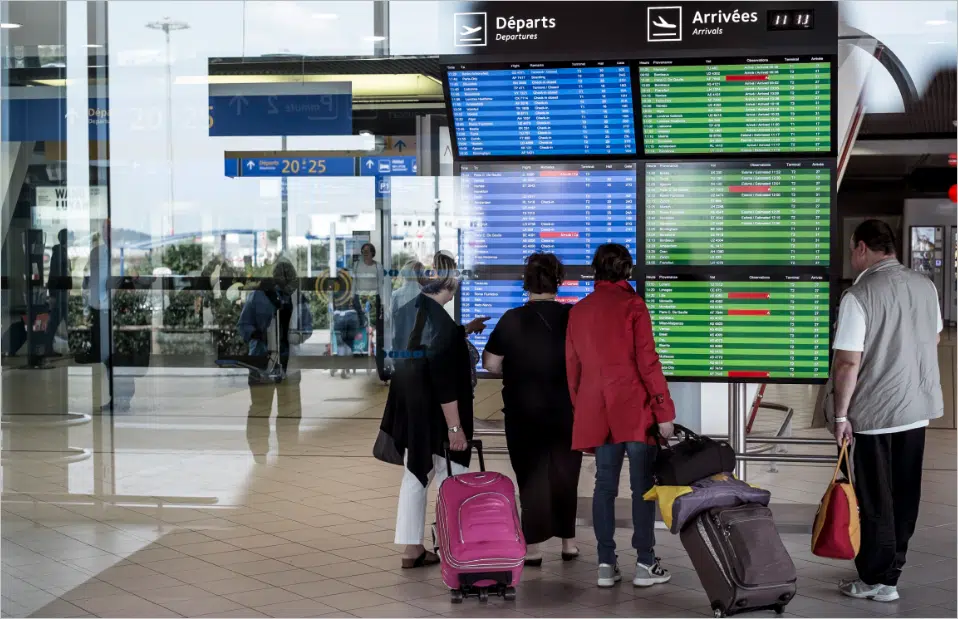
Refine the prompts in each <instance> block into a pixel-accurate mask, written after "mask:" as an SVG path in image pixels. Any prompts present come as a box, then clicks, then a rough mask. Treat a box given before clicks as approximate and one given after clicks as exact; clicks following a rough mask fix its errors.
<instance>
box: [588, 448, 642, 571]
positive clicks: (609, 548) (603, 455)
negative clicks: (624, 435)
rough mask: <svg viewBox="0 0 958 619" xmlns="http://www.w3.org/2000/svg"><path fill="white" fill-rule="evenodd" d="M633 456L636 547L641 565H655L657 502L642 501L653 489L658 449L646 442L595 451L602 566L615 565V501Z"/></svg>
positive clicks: (597, 528)
mask: <svg viewBox="0 0 958 619" xmlns="http://www.w3.org/2000/svg"><path fill="white" fill-rule="evenodd" d="M626 453H628V454H629V480H630V482H631V486H632V529H633V531H632V547H633V548H635V551H636V553H637V555H638V562H639V563H643V564H645V565H652V564H653V563H655V550H654V548H655V503H654V502H653V501H646V500H645V499H643V498H642V495H643V494H645V493H646V492H647V491H648V490H649V488H651V487H652V484H653V480H652V466H653V465H654V464H655V454H656V449H655V447H653V446H651V445H646V444H645V443H636V442H632V443H617V444H614V445H602V446H601V447H596V448H595V492H594V493H593V494H592V525H593V527H595V539H596V541H597V542H598V551H599V563H607V564H609V565H615V563H616V556H615V539H614V536H615V498H616V497H617V496H618V494H619V474H620V473H621V472H622V461H623V460H625V455H626Z"/></svg>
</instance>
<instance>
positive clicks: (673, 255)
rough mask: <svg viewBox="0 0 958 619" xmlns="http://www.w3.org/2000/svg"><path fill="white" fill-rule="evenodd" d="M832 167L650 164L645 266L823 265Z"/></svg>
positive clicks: (798, 163) (783, 163) (770, 163)
mask: <svg viewBox="0 0 958 619" xmlns="http://www.w3.org/2000/svg"><path fill="white" fill-rule="evenodd" d="M832 176H833V175H832V171H831V165H830V164H829V163H828V162H824V161H787V160H785V161H717V162H715V161H713V162H691V163H684V162H647V163H646V164H645V184H644V187H645V241H646V242H645V263H646V265H649V266H672V265H674V266H687V265H697V266H710V265H726V266H749V265H764V266H768V265H773V266H827V265H828V263H829V252H830V239H831V236H830V220H831V205H832Z"/></svg>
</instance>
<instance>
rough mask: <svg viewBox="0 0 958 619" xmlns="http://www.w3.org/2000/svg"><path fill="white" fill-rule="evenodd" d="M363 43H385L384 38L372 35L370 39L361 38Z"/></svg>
mask: <svg viewBox="0 0 958 619" xmlns="http://www.w3.org/2000/svg"><path fill="white" fill-rule="evenodd" d="M363 40H364V41H370V42H371V43H379V42H380V41H385V40H386V37H384V36H380V35H378V34H377V35H373V36H371V37H363Z"/></svg>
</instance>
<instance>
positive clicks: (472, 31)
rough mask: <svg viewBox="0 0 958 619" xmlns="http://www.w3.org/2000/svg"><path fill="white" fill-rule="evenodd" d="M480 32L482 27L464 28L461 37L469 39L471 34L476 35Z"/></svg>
mask: <svg viewBox="0 0 958 619" xmlns="http://www.w3.org/2000/svg"><path fill="white" fill-rule="evenodd" d="M480 30H482V26H476V27H475V28H470V27H469V26H463V27H462V32H460V33H459V36H461V37H467V36H469V35H470V34H475V33H477V32H479V31H480Z"/></svg>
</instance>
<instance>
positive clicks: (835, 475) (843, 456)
mask: <svg viewBox="0 0 958 619" xmlns="http://www.w3.org/2000/svg"><path fill="white" fill-rule="evenodd" d="M843 460H844V461H845V464H848V441H842V450H841V452H839V454H838V462H836V463H835V472H834V473H832V483H833V484H834V483H835V480H837V479H838V473H839V472H840V471H841V470H842V461H843ZM849 467H851V465H850V464H849ZM849 472H850V471H849ZM848 482H849V483H851V478H849V480H848Z"/></svg>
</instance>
